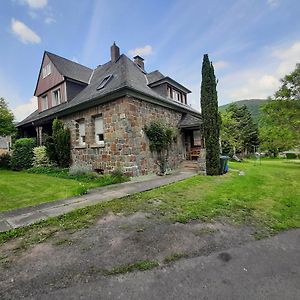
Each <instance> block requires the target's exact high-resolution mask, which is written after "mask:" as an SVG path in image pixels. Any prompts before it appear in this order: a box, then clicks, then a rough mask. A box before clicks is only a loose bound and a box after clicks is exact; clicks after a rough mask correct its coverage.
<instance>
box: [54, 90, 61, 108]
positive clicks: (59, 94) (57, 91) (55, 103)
mask: <svg viewBox="0 0 300 300" xmlns="http://www.w3.org/2000/svg"><path fill="white" fill-rule="evenodd" d="M55 93H57V95H58V98H57V100H58V101H56V97H55ZM59 104H61V92H60V88H59V89H56V90H54V91H53V92H52V106H57V105H59Z"/></svg>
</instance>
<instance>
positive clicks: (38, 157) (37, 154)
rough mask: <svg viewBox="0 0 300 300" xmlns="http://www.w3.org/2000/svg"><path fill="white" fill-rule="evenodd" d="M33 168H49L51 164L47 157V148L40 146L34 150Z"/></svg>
mask: <svg viewBox="0 0 300 300" xmlns="http://www.w3.org/2000/svg"><path fill="white" fill-rule="evenodd" d="M32 164H33V166H35V167H37V166H48V165H49V164H50V161H49V158H48V156H47V152H46V147H45V146H39V147H35V148H33V163H32Z"/></svg>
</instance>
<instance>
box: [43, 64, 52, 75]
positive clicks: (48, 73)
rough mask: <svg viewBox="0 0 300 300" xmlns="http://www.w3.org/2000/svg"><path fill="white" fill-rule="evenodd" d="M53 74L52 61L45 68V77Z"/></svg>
mask: <svg viewBox="0 0 300 300" xmlns="http://www.w3.org/2000/svg"><path fill="white" fill-rule="evenodd" d="M50 74H51V65H50V63H49V64H48V65H46V66H45V67H44V68H43V78H45V77H47V76H48V75H50Z"/></svg>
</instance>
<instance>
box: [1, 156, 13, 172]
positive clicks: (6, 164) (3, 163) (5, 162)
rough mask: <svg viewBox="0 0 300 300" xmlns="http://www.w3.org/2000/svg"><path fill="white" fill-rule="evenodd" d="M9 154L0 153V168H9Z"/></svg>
mask: <svg viewBox="0 0 300 300" xmlns="http://www.w3.org/2000/svg"><path fill="white" fill-rule="evenodd" d="M10 159H11V157H10V154H9V153H3V154H1V155H0V169H9V168H10Z"/></svg>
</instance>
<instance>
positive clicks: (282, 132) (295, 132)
mask: <svg viewBox="0 0 300 300" xmlns="http://www.w3.org/2000/svg"><path fill="white" fill-rule="evenodd" d="M299 78H300V64H297V67H296V69H295V70H294V71H293V72H292V73H290V74H288V75H286V76H285V77H284V78H283V79H282V80H281V82H282V86H281V87H280V89H279V90H278V91H277V92H276V93H275V95H274V97H273V98H270V100H271V101H269V102H268V103H267V104H266V105H264V106H263V107H262V117H261V120H260V138H261V141H262V146H263V148H264V149H266V150H268V151H270V152H271V153H272V154H273V155H274V156H277V154H278V153H279V152H280V151H284V150H289V149H291V148H293V147H295V146H298V145H300V79H299Z"/></svg>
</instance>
